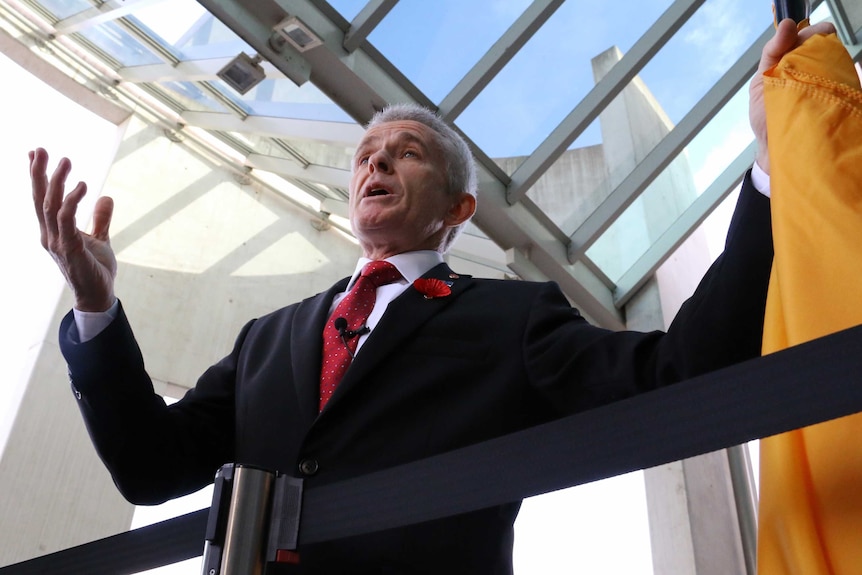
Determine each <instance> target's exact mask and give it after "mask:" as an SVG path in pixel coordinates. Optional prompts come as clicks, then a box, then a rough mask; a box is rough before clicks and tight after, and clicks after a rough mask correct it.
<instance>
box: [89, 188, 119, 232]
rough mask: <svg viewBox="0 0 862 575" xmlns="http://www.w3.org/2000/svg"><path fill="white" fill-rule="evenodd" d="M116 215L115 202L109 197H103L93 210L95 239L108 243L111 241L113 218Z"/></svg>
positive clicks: (97, 201)
mask: <svg viewBox="0 0 862 575" xmlns="http://www.w3.org/2000/svg"><path fill="white" fill-rule="evenodd" d="M113 215H114V200H112V199H111V198H110V197H108V196H102V197H101V198H99V199H98V200H96V206H95V207H94V208H93V234H92V235H93V237H94V238H96V239H98V240H101V241H104V242H107V241H109V237H110V236H109V230H110V227H111V217H112V216H113Z"/></svg>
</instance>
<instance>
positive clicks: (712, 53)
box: [640, 0, 772, 124]
mask: <svg viewBox="0 0 862 575" xmlns="http://www.w3.org/2000/svg"><path fill="white" fill-rule="evenodd" d="M771 21H772V12H771V10H770V7H769V3H766V4H764V5H763V7H762V8H761V9H760V10H759V11H755V12H752V6H751V2H750V1H749V0H707V1H706V2H705V3H704V4H703V6H701V7H700V9H699V10H698V11H697V12H696V13H695V14H694V16H692V17H691V19H690V20H689V21H688V22H686V24H685V25H684V26H683V27H682V28H681V29H680V30H679V31H678V32H677V33H676V34H675V35H674V37H673V38H671V39H670V41H669V42H668V43H667V44H666V45H665V46H664V48H662V49H661V50H660V51H659V53H658V54H656V55H655V57H653V59H652V60H650V62H649V63H648V64H647V65H646V66H645V67H644V69H643V70H642V71H641V73H640V77H641V78H642V79H643V81H644V83H645V84H646V85H648V86H649V87H650V90H651V91H652V93H653V95H654V96H655V99H656V100H657V102H658V104H659V106H660V107H661V108H662V109H663V110H664V112H665V113H666V114H667V116H668V117H669V118H670V120H671V122H673V123H674V124H675V123H677V122H679V121H680V120H681V119H682V118H683V117H684V116H685V115H686V114H687V113H688V111H689V110H691V108H692V107H693V106H694V105H695V104H696V103H697V102H698V101H699V100H700V99H701V98H702V97H703V96H704V94H706V92H707V91H708V90H709V89H710V88H712V87H713V86H714V85H715V83H716V82H717V81H718V80H719V78H721V76H722V75H724V73H725V72H727V70H728V69H729V68H730V67H731V66H732V65H733V64H734V63H735V62H736V61H737V60H738V59H739V57H740V56H742V54H743V53H744V52H745V51H746V50H747V49H748V48H749V46H751V45H752V44H753V43H754V41H755V40H756V39H757V38H758V36H760V34H762V33H763V31H764V30H765V29H766V27H767V26H769V23H770V22H771Z"/></svg>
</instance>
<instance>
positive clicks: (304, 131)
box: [182, 110, 365, 146]
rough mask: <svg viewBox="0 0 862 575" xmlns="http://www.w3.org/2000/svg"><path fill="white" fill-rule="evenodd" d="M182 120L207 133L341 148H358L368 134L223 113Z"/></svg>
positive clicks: (190, 114)
mask: <svg viewBox="0 0 862 575" xmlns="http://www.w3.org/2000/svg"><path fill="white" fill-rule="evenodd" d="M182 119H183V121H185V122H186V123H188V124H189V125H191V126H195V127H198V128H204V129H207V130H218V131H222V132H240V133H254V134H256V135H262V136H270V137H273V138H285V139H288V140H307V141H313V142H323V143H329V144H336V145H340V146H355V145H356V143H357V142H359V140H360V138H362V135H363V134H364V133H365V130H363V129H362V126H359V125H357V124H349V123H346V122H323V121H320V120H298V119H295V118H275V117H271V116H254V115H250V116H247V117H246V118H245V119H241V118H238V117H237V116H234V115H231V114H225V113H223V112H195V111H191V110H187V111H184V112H183V113H182Z"/></svg>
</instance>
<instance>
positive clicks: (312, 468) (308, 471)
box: [299, 459, 320, 475]
mask: <svg viewBox="0 0 862 575" xmlns="http://www.w3.org/2000/svg"><path fill="white" fill-rule="evenodd" d="M318 469H320V465H318V463H317V460H316V459H303V460H302V461H301V462H300V463H299V472H300V473H302V474H303V475H314V474H315V473H317V470H318Z"/></svg>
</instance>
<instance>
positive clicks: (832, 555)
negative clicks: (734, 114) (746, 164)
mask: <svg viewBox="0 0 862 575" xmlns="http://www.w3.org/2000/svg"><path fill="white" fill-rule="evenodd" d="M764 98H765V101H766V114H767V127H768V131H769V158H770V164H771V166H772V169H771V182H772V184H771V189H772V220H773V237H774V242H775V261H774V263H773V268H772V277H771V280H770V285H769V297H768V300H767V306H766V320H765V321H766V323H765V327H764V336H763V353H764V354H767V353H771V352H774V351H778V350H781V349H783V348H785V347H788V346H792V345H797V344H800V343H803V342H806V341H809V340H812V339H815V338H818V337H820V336H823V335H826V334H829V333H833V332H836V331H840V330H842V329H845V328H848V327H852V326H855V325H858V324H862V91H860V84H859V77H858V76H857V74H856V70H855V68H854V66H853V62H852V61H851V59H850V57H849V55H848V54H847V51H846V50H845V49H844V47H843V46H842V44H841V42H840V41H839V40H838V38H837V37H836V36H835V35H834V34H831V35H828V36H822V35H821V36H814V37H813V38H811V39H810V40H808V41H807V42H805V43H804V44H803V45H802V46H801V47H799V48H797V49H796V50H794V51H793V52H791V53H789V54H788V55H786V56H785V57H784V58H783V59H782V60H781V62H779V64H778V65H777V66H775V67H774V68H772V69H770V70H768V71H767V72H766V73H765V74H764ZM860 353H862V350H860ZM859 383H860V385H862V374H860V382H859ZM760 485H761V488H760V513H759V533H758V558H757V561H758V573H759V575H849V574H859V573H862V414H857V415H852V416H849V417H844V418H841V419H837V420H834V421H830V422H826V423H822V424H819V425H815V426H812V427H806V428H803V429H799V430H796V431H792V432H789V433H785V434H781V435H777V436H773V437H769V438H767V439H764V440H763V441H762V442H761V448H760Z"/></svg>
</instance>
